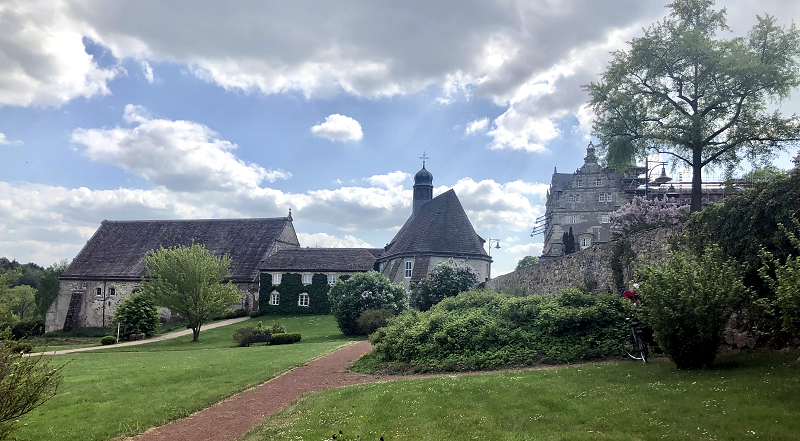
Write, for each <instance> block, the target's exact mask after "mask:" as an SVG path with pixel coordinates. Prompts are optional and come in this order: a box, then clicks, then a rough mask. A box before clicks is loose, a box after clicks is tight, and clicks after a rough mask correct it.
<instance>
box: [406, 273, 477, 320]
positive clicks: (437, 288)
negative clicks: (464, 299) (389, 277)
mask: <svg viewBox="0 0 800 441" xmlns="http://www.w3.org/2000/svg"><path fill="white" fill-rule="evenodd" d="M476 283H478V274H477V273H476V272H475V269H473V268H472V267H471V266H469V265H464V264H460V263H457V262H455V261H452V260H451V261H449V262H442V263H440V264H438V265H436V267H434V268H433V270H431V272H430V273H428V275H426V276H425V278H423V279H422V280H421V281H420V282H419V283H418V284H413V285H412V286H411V306H412V307H414V308H415V309H418V310H420V311H427V310H429V309H431V306H433V305H435V304H437V303H439V302H441V301H442V299H444V298H445V297H453V296H456V295H458V293H461V292H464V291H469V290H470V289H472V288H473V287H474V286H475V284H476Z"/></svg>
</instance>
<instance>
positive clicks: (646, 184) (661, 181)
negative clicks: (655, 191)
mask: <svg viewBox="0 0 800 441" xmlns="http://www.w3.org/2000/svg"><path fill="white" fill-rule="evenodd" d="M650 164H655V165H654V166H653V167H650ZM659 165H660V166H661V176H659V177H657V178H655V179H653V182H654V183H655V184H656V186H660V185H661V184H664V183H667V182H669V181H671V180H672V178H670V177H669V176H667V171H666V169H665V167H666V165H667V163H666V162H664V161H650V159H649V158H645V159H644V168H645V172H644V198H645V199H648V197H647V196H648V193H649V191H650V173H651V172H652V171H653V170H654V169H655V168H656V167H658V166H659Z"/></svg>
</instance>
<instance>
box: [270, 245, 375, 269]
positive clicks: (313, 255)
mask: <svg viewBox="0 0 800 441" xmlns="http://www.w3.org/2000/svg"><path fill="white" fill-rule="evenodd" d="M374 265H375V256H374V255H373V254H372V253H371V252H370V249H368V248H295V249H283V250H280V251H278V252H277V253H275V254H273V255H271V256H269V257H267V258H266V259H264V260H262V261H261V263H260V264H259V265H258V269H260V270H261V271H293V272H303V271H315V272H333V271H369V270H371V269H373V267H374Z"/></svg>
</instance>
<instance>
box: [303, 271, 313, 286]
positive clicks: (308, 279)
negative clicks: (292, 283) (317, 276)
mask: <svg viewBox="0 0 800 441" xmlns="http://www.w3.org/2000/svg"><path fill="white" fill-rule="evenodd" d="M311 276H312V274H303V285H311Z"/></svg>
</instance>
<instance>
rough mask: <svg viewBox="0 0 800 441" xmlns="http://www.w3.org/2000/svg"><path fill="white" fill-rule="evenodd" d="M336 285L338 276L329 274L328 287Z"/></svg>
mask: <svg viewBox="0 0 800 441" xmlns="http://www.w3.org/2000/svg"><path fill="white" fill-rule="evenodd" d="M334 283H336V274H328V285H333V284H334Z"/></svg>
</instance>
